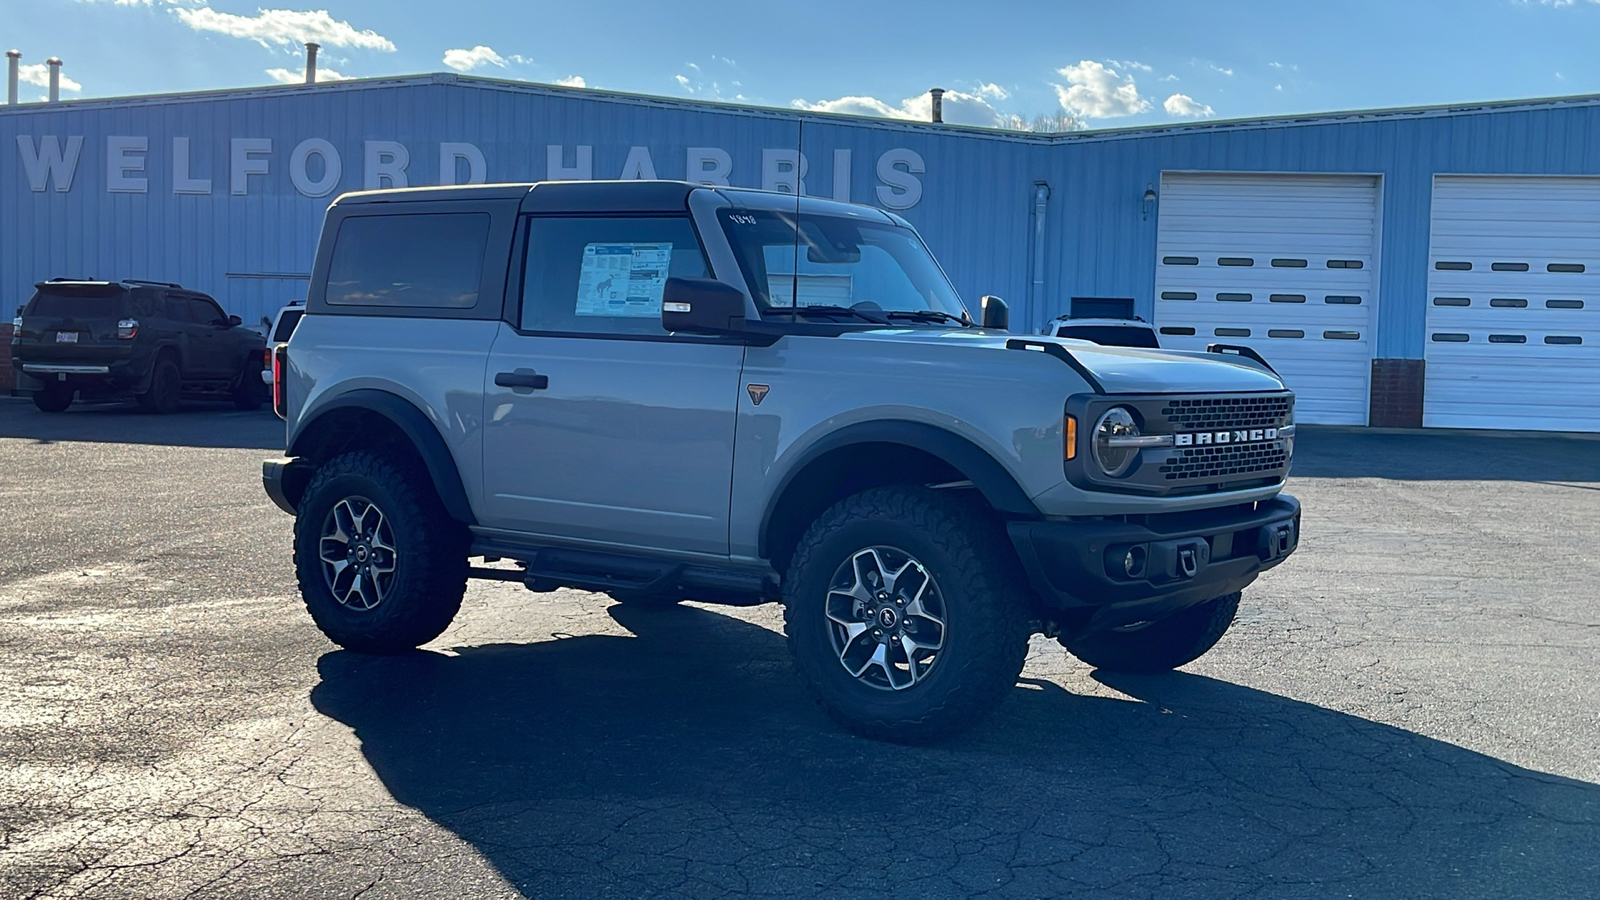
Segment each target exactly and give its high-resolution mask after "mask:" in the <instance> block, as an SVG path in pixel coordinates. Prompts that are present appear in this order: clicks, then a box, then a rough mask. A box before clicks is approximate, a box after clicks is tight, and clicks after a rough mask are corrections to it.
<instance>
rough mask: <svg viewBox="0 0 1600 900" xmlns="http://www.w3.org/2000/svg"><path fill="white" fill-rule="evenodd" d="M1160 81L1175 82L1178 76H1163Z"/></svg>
mask: <svg viewBox="0 0 1600 900" xmlns="http://www.w3.org/2000/svg"><path fill="white" fill-rule="evenodd" d="M1160 80H1162V81H1177V80H1178V76H1176V75H1163V76H1162V77H1161V79H1160Z"/></svg>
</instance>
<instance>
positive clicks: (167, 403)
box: [136, 355, 183, 416]
mask: <svg viewBox="0 0 1600 900" xmlns="http://www.w3.org/2000/svg"><path fill="white" fill-rule="evenodd" d="M182 398H183V373H182V372H181V371H179V369H178V364H177V362H176V361H174V360H173V358H172V357H171V356H167V355H163V356H161V357H160V358H159V359H157V360H156V365H155V369H154V370H152V371H151V373H150V387H149V389H147V390H146V391H145V392H144V393H142V394H140V395H139V396H138V397H137V398H136V399H137V400H138V401H139V408H140V409H143V410H145V411H147V412H153V413H158V414H160V415H163V416H164V415H169V414H171V413H175V412H177V411H178V402H179V401H180V400H181V399H182Z"/></svg>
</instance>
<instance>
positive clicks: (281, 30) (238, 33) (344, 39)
mask: <svg viewBox="0 0 1600 900" xmlns="http://www.w3.org/2000/svg"><path fill="white" fill-rule="evenodd" d="M172 12H173V13H174V14H176V15H177V17H178V18H179V19H181V20H182V21H183V24H185V25H188V26H189V27H190V28H193V29H194V30H195V31H211V32H215V33H217V34H225V35H228V36H229V37H238V38H249V39H250V40H253V41H255V42H256V43H258V44H260V45H261V46H263V47H273V46H278V47H287V46H289V45H292V44H302V43H305V42H306V41H315V42H316V43H318V44H321V45H323V46H324V47H356V48H359V49H363V50H384V51H389V52H392V51H393V50H394V42H393V41H390V40H389V39H388V38H386V37H384V36H383V35H381V34H378V33H377V32H376V31H371V30H367V31H357V30H356V28H355V27H354V26H352V25H351V24H350V23H349V22H344V21H340V20H338V19H335V18H333V17H332V16H330V15H328V11H327V10H325V9H319V10H294V9H262V10H257V12H256V15H254V16H236V15H233V14H232V13H220V12H217V11H216V10H214V9H212V8H210V7H209V6H202V7H200V8H199V9H183V8H178V9H174V10H173V11H172Z"/></svg>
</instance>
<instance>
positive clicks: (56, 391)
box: [33, 385, 73, 413]
mask: <svg viewBox="0 0 1600 900" xmlns="http://www.w3.org/2000/svg"><path fill="white" fill-rule="evenodd" d="M72 395H73V390H72V388H69V387H56V386H53V385H52V386H51V387H47V388H45V389H44V390H42V391H34V392H33V405H34V406H37V407H39V410H40V411H41V412H47V413H58V412H65V411H66V409H67V407H69V406H71V405H72Z"/></svg>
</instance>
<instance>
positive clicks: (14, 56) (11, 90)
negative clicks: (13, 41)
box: [6, 50, 22, 106]
mask: <svg viewBox="0 0 1600 900" xmlns="http://www.w3.org/2000/svg"><path fill="white" fill-rule="evenodd" d="M6 63H7V66H6V68H8V69H10V70H11V71H10V75H9V76H8V77H7V80H6V102H7V103H9V104H11V105H13V106H15V105H16V102H17V82H18V80H19V77H20V76H19V74H18V69H17V67H18V66H20V65H21V64H22V51H21V50H7V51H6Z"/></svg>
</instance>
